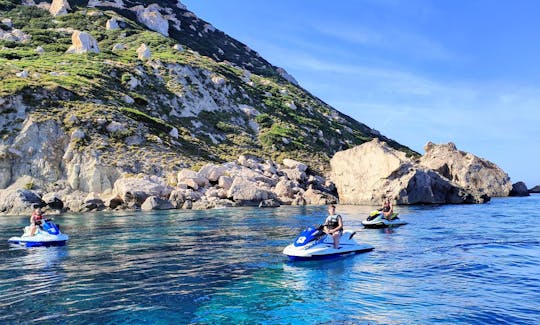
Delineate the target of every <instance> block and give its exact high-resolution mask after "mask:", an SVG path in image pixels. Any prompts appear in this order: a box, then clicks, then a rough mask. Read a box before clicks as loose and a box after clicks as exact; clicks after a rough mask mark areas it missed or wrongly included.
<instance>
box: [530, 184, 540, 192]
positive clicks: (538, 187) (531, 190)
mask: <svg viewBox="0 0 540 325" xmlns="http://www.w3.org/2000/svg"><path fill="white" fill-rule="evenodd" d="M529 193H540V185H536V186H535V187H533V188H531V189H529Z"/></svg>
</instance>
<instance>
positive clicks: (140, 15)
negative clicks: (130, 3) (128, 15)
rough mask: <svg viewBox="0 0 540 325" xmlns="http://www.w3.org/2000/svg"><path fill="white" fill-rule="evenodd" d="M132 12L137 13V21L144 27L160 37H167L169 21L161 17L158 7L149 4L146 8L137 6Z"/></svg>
mask: <svg viewBox="0 0 540 325" xmlns="http://www.w3.org/2000/svg"><path fill="white" fill-rule="evenodd" d="M132 10H135V11H136V12H137V20H138V21H139V22H141V23H142V24H144V25H145V26H146V27H148V28H149V29H151V30H153V31H156V32H158V33H160V34H161V35H164V36H169V21H168V20H167V19H165V18H164V17H163V15H161V13H160V11H159V10H160V7H159V5H157V4H151V5H149V6H148V7H146V8H145V7H143V6H137V7H134V8H132Z"/></svg>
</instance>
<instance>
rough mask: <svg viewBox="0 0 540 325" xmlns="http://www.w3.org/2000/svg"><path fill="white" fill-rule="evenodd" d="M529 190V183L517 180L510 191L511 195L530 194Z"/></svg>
mask: <svg viewBox="0 0 540 325" xmlns="http://www.w3.org/2000/svg"><path fill="white" fill-rule="evenodd" d="M529 195H530V194H529V190H528V189H527V185H525V183H523V182H517V183H514V184H512V190H511V191H510V196H529Z"/></svg>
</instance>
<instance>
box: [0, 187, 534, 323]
mask: <svg viewBox="0 0 540 325" xmlns="http://www.w3.org/2000/svg"><path fill="white" fill-rule="evenodd" d="M539 208H540V196H538V195H537V196H532V197H529V198H504V199H494V200H493V201H492V202H490V203H488V204H484V205H459V206H457V205H456V206H418V207H398V210H399V212H400V213H401V217H402V219H405V220H407V221H409V224H408V225H406V226H403V227H400V228H397V229H394V230H391V231H389V230H363V229H362V230H360V229H361V224H360V222H361V221H362V220H363V219H364V217H365V216H366V215H367V213H368V212H369V211H370V210H372V209H373V207H366V206H338V212H339V213H341V214H342V215H343V217H344V221H345V224H346V227H347V228H352V229H355V230H356V229H358V230H360V231H359V233H358V235H357V236H358V239H360V240H361V241H363V242H368V243H371V244H372V245H373V246H375V250H374V251H372V252H370V253H366V254H360V255H354V256H348V257H343V258H340V259H337V260H332V261H317V262H296V263H291V262H288V261H287V260H286V258H285V257H284V256H283V255H282V254H281V251H282V249H283V247H285V246H286V245H287V244H288V243H290V242H291V241H292V240H293V239H294V238H295V236H296V235H297V233H298V232H299V231H300V230H301V229H302V228H303V226H305V225H310V224H317V223H321V222H322V221H323V218H324V214H325V207H281V208H277V209H255V208H234V209H225V210H209V211H167V212H156V213H115V214H110V213H103V214H84V215H64V216H59V217H56V221H57V222H58V223H60V224H61V225H62V229H63V230H64V232H66V233H68V234H69V235H70V236H71V239H70V241H69V243H68V245H67V246H65V247H51V248H31V249H21V248H11V247H9V246H8V244H7V239H8V238H9V237H11V236H14V235H19V234H20V231H21V228H22V227H23V226H24V225H26V223H27V222H28V218H27V217H24V218H23V217H0V233H1V234H2V236H3V237H4V239H2V241H1V242H0V323H19V322H23V323H31V322H40V323H85V324H88V323H93V324H121V323H137V324H145V323H148V324H157V323H175V324H183V323H193V324H216V323H219V324H228V323H231V324H242V323H250V324H251V323H259V324H306V323H307V324H326V323H336V324H341V323H349V324H358V323H360V324H362V323H364V324H404V323H409V324H410V323H417V324H428V323H469V324H488V323H492V324H504V323H512V324H535V323H536V324H538V322H539V319H540V221H539V220H540V213H539V212H538V211H539Z"/></svg>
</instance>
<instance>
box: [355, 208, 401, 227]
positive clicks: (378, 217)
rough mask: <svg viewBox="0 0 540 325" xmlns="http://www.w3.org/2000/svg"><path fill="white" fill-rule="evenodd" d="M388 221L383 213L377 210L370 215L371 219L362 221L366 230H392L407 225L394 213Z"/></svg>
mask: <svg viewBox="0 0 540 325" xmlns="http://www.w3.org/2000/svg"><path fill="white" fill-rule="evenodd" d="M389 219H390V220H388V219H387V218H385V217H384V215H383V214H382V212H381V211H379V210H375V211H373V212H371V213H370V214H369V217H368V218H367V219H366V220H364V221H362V225H364V227H365V228H391V227H399V226H403V225H406V224H407V222H406V221H403V220H401V219H399V218H398V214H397V213H395V212H394V213H393V214H392V215H391V216H390V218H389Z"/></svg>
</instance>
